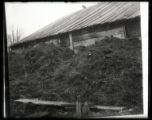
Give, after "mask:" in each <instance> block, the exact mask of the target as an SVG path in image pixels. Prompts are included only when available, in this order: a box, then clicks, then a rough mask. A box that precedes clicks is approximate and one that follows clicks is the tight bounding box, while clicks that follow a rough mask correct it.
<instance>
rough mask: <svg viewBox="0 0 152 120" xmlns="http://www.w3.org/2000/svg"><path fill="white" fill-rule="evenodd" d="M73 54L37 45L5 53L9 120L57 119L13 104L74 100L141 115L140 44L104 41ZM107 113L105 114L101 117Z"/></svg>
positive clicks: (42, 109) (43, 109)
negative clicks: (13, 119) (26, 100)
mask: <svg viewBox="0 0 152 120" xmlns="http://www.w3.org/2000/svg"><path fill="white" fill-rule="evenodd" d="M77 49H78V50H79V52H78V53H77V54H75V53H74V52H73V51H71V50H70V49H69V48H64V47H59V46H54V45H53V44H45V43H41V44H39V45H37V46H35V47H32V48H28V49H25V50H22V51H20V52H18V53H16V52H13V51H12V52H9V53H8V64H9V84H10V86H9V90H10V110H11V116H12V117H27V116H30V115H31V114H36V113H38V115H40V114H42V115H43V114H44V115H45V114H46V115H48V113H49V115H50V116H51V114H52V115H55V114H56V115H58V114H59V111H58V110H55V109H50V108H48V107H38V108H36V107H33V108H27V107H26V105H23V104H22V103H17V102H14V100H16V99H19V98H37V99H40V100H50V101H66V102H75V101H76V98H77V96H78V95H79V96H80V98H81V101H82V102H84V101H87V102H90V103H92V104H96V105H103V106H125V107H126V108H128V109H129V108H134V111H132V112H127V113H124V114H140V113H142V112H143V108H142V60H141V41H140V40H138V39H117V38H107V39H104V40H101V41H100V42H96V44H95V45H93V46H89V47H83V46H82V47H79V48H77ZM39 112H40V113H39ZM97 113H98V112H95V113H93V112H92V113H90V114H94V115H95V116H98V115H97ZM65 114H67V113H65ZM68 114H70V113H68ZM72 114H73V113H72ZM99 114H100V113H99ZM111 114H113V113H111V112H109V111H103V113H102V116H104V115H106V116H108V115H111ZM38 115H37V116H38ZM94 115H93V116H94ZM100 115H101V114H100ZM117 115H119V113H117ZM120 115H121V114H120ZM61 116H62V115H61ZM65 116H66V115H65ZM67 116H68V115H67Z"/></svg>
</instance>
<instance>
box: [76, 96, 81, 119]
mask: <svg viewBox="0 0 152 120" xmlns="http://www.w3.org/2000/svg"><path fill="white" fill-rule="evenodd" d="M81 116H82V112H81V101H80V96H78V97H77V101H76V117H78V118H81Z"/></svg>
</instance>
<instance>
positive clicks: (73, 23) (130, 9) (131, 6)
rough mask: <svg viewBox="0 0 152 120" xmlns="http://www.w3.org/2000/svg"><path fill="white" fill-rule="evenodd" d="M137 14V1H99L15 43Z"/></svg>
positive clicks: (138, 12)
mask: <svg viewBox="0 0 152 120" xmlns="http://www.w3.org/2000/svg"><path fill="white" fill-rule="evenodd" d="M137 16H140V4H139V2H99V3H98V4H95V5H93V6H91V7H88V8H85V9H82V10H79V11H77V12H75V13H73V14H71V15H68V16H66V17H64V18H61V19H59V20H57V21H56V22H54V23H51V24H49V25H47V26H45V27H43V28H42V29H40V30H38V31H36V32H34V33H33V34H31V35H29V36H27V37H25V38H24V39H22V40H21V41H19V42H18V43H17V44H20V43H23V42H27V41H31V40H36V39H41V38H44V37H48V36H54V35H58V34H61V33H65V32H71V31H73V30H79V29H82V28H85V27H89V26H93V25H97V24H104V23H112V22H114V21H118V20H123V19H131V18H135V17H137Z"/></svg>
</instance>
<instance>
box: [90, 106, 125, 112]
mask: <svg viewBox="0 0 152 120" xmlns="http://www.w3.org/2000/svg"><path fill="white" fill-rule="evenodd" d="M91 108H93V109H100V110H118V111H120V110H123V109H124V108H125V107H113V106H99V105H95V106H92V107H91Z"/></svg>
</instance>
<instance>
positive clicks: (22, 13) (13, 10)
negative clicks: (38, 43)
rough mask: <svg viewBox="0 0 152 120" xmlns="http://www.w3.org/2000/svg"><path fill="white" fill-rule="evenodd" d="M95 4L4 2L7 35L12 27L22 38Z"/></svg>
mask: <svg viewBox="0 0 152 120" xmlns="http://www.w3.org/2000/svg"><path fill="white" fill-rule="evenodd" d="M94 4H96V2H73V3H72V2H23V3H22V2H12V3H9V2H6V3H5V8H6V23H7V33H10V31H11V29H12V27H14V28H19V29H21V31H22V38H24V37H25V36H27V35H29V34H31V33H33V32H35V31H36V30H38V29H40V28H42V27H43V26H45V25H47V24H49V23H51V22H54V21H55V20H57V19H59V18H61V17H63V16H66V15H69V14H71V13H73V12H75V11H78V10H81V9H83V8H82V5H85V6H86V7H88V6H91V5H94Z"/></svg>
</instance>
